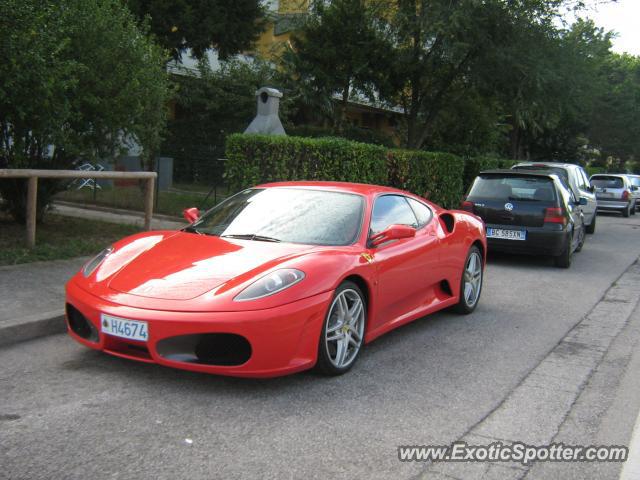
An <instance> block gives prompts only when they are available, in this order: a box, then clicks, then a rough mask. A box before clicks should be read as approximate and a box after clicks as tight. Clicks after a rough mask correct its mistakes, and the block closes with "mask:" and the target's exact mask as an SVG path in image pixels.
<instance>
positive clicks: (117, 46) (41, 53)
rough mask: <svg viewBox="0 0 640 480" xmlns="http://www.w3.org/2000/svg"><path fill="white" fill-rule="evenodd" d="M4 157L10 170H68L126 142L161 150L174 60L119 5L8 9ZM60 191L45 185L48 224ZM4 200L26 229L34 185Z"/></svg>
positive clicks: (26, 3)
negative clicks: (28, 195) (167, 63)
mask: <svg viewBox="0 0 640 480" xmlns="http://www.w3.org/2000/svg"><path fill="white" fill-rule="evenodd" d="M0 45H1V46H2V48H1V50H0V79H2V81H1V82H0V158H2V161H3V163H4V164H5V166H8V167H9V168H68V167H69V166H70V165H71V163H72V162H73V161H74V160H77V159H87V160H93V159H97V158H109V157H112V156H114V155H117V154H118V153H119V152H120V151H121V150H122V149H123V148H124V147H126V144H127V142H135V143H136V144H138V145H140V146H141V147H142V149H143V155H147V156H149V155H151V154H152V152H153V151H155V149H156V148H157V147H158V145H159V143H160V140H161V135H162V131H163V128H164V122H165V112H166V102H167V99H168V95H169V83H168V78H167V74H166V70H165V68H164V64H165V60H166V55H165V52H163V51H162V50H161V49H160V48H159V47H157V46H156V45H155V44H154V43H152V42H151V41H150V39H149V37H148V36H147V35H146V32H145V30H144V29H141V28H139V27H138V26H137V24H136V21H135V18H134V17H133V16H132V14H131V13H130V12H129V11H128V10H127V9H126V7H123V6H122V4H121V2H120V1H119V0H62V1H60V2H49V1H46V0H4V1H3V2H1V3H0ZM59 188H60V184H59V182H53V181H45V180H42V181H41V182H40V188H39V195H38V206H39V215H38V217H39V218H40V217H41V216H42V215H41V214H42V212H43V211H44V207H45V206H46V204H47V203H48V202H49V200H50V195H51V194H53V193H54V192H55V191H57V190H58V189H59ZM0 193H2V197H3V198H4V199H5V201H6V202H7V204H8V205H7V207H8V208H9V210H10V212H11V213H12V215H13V216H14V218H15V219H16V220H18V221H24V207H25V199H26V188H25V182H24V181H21V180H3V181H2V182H1V183H0Z"/></svg>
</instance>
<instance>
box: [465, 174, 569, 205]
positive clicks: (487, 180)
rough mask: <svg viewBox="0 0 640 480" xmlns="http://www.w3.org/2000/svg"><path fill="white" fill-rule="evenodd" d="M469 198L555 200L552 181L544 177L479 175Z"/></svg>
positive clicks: (530, 200)
mask: <svg viewBox="0 0 640 480" xmlns="http://www.w3.org/2000/svg"><path fill="white" fill-rule="evenodd" d="M469 197H473V198H483V199H490V200H493V199H495V200H512V201H526V202H551V201H555V200H556V189H555V185H554V183H553V181H552V180H551V179H549V178H544V177H524V176H513V177H509V176H505V177H501V176H495V175H487V176H484V175H481V176H479V177H478V178H476V180H475V182H474V183H473V186H472V187H471V190H470V191H469Z"/></svg>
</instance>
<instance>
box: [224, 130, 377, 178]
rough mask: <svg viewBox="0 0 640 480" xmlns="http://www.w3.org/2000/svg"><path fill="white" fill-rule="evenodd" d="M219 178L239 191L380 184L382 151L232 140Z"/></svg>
mask: <svg viewBox="0 0 640 480" xmlns="http://www.w3.org/2000/svg"><path fill="white" fill-rule="evenodd" d="M226 145H227V148H226V155H227V164H226V169H225V174H226V178H227V183H228V184H229V187H230V188H231V189H233V190H239V189H242V188H245V187H249V186H251V185H255V184H257V183H264V182H275V181H286V180H334V181H343V182H362V183H375V184H385V183H386V180H387V167H386V152H387V149H386V148H384V147H380V146H377V145H370V144H366V143H357V142H351V141H349V140H343V139H339V138H304V137H289V136H268V135H245V134H234V135H230V136H229V137H227V144H226Z"/></svg>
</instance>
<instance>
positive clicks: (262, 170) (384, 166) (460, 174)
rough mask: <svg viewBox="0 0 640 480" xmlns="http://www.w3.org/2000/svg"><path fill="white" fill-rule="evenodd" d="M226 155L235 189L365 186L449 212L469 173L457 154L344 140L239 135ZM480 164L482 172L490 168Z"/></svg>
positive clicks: (231, 140) (229, 179)
mask: <svg viewBox="0 0 640 480" xmlns="http://www.w3.org/2000/svg"><path fill="white" fill-rule="evenodd" d="M226 156H227V163H226V169H225V175H226V179H227V183H228V185H229V187H230V188H231V189H232V190H234V191H235V190H240V189H243V188H246V187H249V186H252V185H256V184H259V183H264V182H271V181H287V180H334V181H345V182H360V183H372V184H378V185H390V186H393V187H397V188H401V189H404V190H409V191H411V192H414V193H416V194H418V195H422V196H424V197H425V198H428V199H429V200H431V201H433V202H435V203H437V204H439V205H442V206H444V207H448V208H451V207H457V206H458V205H459V203H460V199H461V198H462V194H463V187H464V184H463V180H464V179H465V178H466V177H465V174H466V173H469V172H467V167H466V165H465V161H464V160H463V159H462V158H460V157H458V156H456V155H453V154H449V153H440V152H425V151H419V150H418V151H410V150H399V149H388V148H385V147H381V146H377V145H371V144H365V143H358V142H353V141H349V140H344V139H339V138H303V137H291V136H264V135H245V134H234V135H231V136H229V137H228V138H227V143H226ZM476 161H477V168H480V167H482V169H484V168H491V167H486V165H488V164H487V163H486V162H484V161H480V160H476ZM474 168H476V167H475V166H474ZM474 171H475V170H474ZM477 171H479V170H477ZM474 176H475V175H474Z"/></svg>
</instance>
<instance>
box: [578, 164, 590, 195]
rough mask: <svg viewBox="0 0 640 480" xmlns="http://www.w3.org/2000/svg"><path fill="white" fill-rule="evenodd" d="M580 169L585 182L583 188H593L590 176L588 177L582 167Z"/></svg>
mask: <svg viewBox="0 0 640 480" xmlns="http://www.w3.org/2000/svg"><path fill="white" fill-rule="evenodd" d="M579 171H580V174H581V175H582V180H583V183H584V188H583V190H589V188H591V182H590V181H589V177H587V173H586V172H585V171H584V169H582V168H580V169H579Z"/></svg>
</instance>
